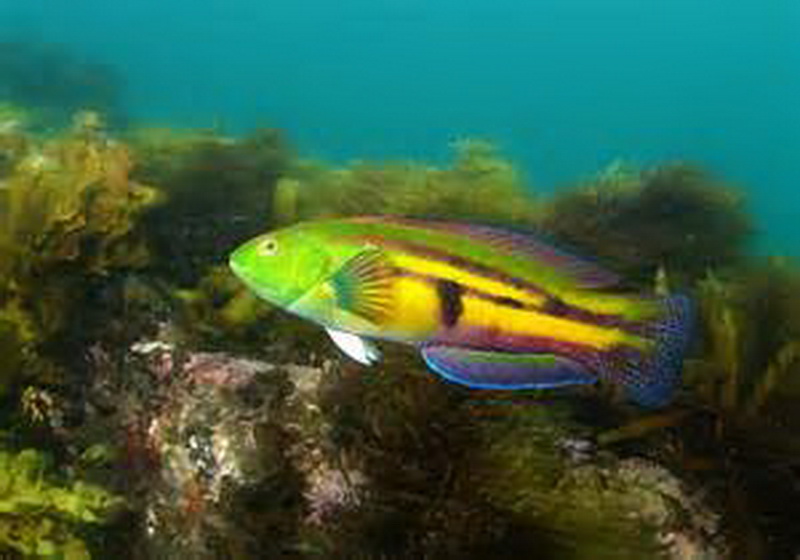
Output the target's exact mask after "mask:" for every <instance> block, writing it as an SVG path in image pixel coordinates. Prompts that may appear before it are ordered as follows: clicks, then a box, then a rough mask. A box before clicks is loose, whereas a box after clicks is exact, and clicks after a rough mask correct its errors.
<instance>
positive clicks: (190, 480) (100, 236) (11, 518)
mask: <svg viewBox="0 0 800 560" xmlns="http://www.w3.org/2000/svg"><path fill="white" fill-rule="evenodd" d="M39 118H40V115H37V112H36V110H33V109H28V108H26V107H24V106H22V105H20V104H19V103H16V104H11V103H8V104H3V105H0V267H2V274H1V275H0V354H1V355H2V361H0V398H1V399H2V407H0V422H2V428H1V429H2V440H1V441H0V556H2V558H65V559H83V558H99V559H104V558H117V559H119V560H123V559H127V558H130V559H176V558H186V559H199V560H202V559H212V558H213V559H217V558H221V559H228V558H230V559H250V558H253V559H256V558H257V559H267V560H269V559H273V558H275V559H290V558H297V559H332V560H333V559H335V560H341V559H348V560H356V559H364V560H368V559H369V560H389V559H392V560H393V559H398V560H399V559H409V560H411V559H414V560H418V559H432V560H438V559H451V558H452V559H460V560H468V559H481V560H483V559H486V560H493V559H503V558H509V559H521V558H536V559H542V560H549V559H569V560H583V559H586V560H589V559H598V558H608V559H615V560H625V559H637V560H641V559H650V558H654V559H656V558H667V559H735V560H743V559H761V558H765V559H782V558H787V559H794V558H796V555H797V554H798V553H799V552H800V524H798V523H797V519H800V412H798V411H800V271H798V269H797V268H796V267H795V266H794V265H793V264H792V263H790V262H789V261H787V260H784V259H779V258H765V257H763V256H757V255H755V254H754V253H753V252H752V251H751V250H750V243H751V242H752V240H753V236H754V232H755V230H756V225H755V224H753V222H752V218H751V217H750V215H749V214H748V210H747V206H746V200H745V199H744V197H743V193H742V192H739V191H737V190H735V189H733V188H731V187H730V186H728V185H726V184H725V182H724V179H721V178H718V177H715V176H713V175H712V174H711V173H710V172H709V171H707V170H703V169H701V168H699V167H697V166H695V165H691V164H688V163H685V162H664V163H663V164H662V165H657V166H653V167H648V168H638V167H635V166H632V165H628V164H626V163H625V162H615V163H613V164H611V165H609V166H608V167H607V168H606V169H603V170H599V171H598V173H597V174H596V175H595V176H592V177H587V178H586V179H585V180H584V181H582V182H581V183H579V184H575V185H570V186H567V187H566V188H564V189H562V190H561V191H559V194H557V195H555V196H545V195H542V194H540V193H537V190H536V186H535V185H530V184H528V183H527V182H526V179H525V177H524V175H523V174H522V173H521V172H520V171H519V170H518V169H517V168H516V167H515V166H514V165H513V163H512V162H509V161H508V160H507V159H504V158H503V157H502V155H501V154H499V153H498V152H497V151H496V150H495V149H494V147H493V146H492V145H491V144H489V143H487V142H484V141H480V140H474V139H468V140H463V141H460V142H457V143H456V144H455V145H454V147H453V148H454V154H453V159H452V162H451V163H449V164H448V165H445V166H440V167H433V166H430V165H427V164H424V163H422V162H413V161H410V162H358V163H354V164H352V165H347V166H331V165H328V164H325V163H323V162H318V161H311V160H308V159H306V158H304V157H303V156H302V154H297V153H295V152H294V151H293V150H292V149H291V147H290V146H289V144H288V142H287V140H286V138H285V137H284V135H283V134H282V133H281V132H280V131H277V130H271V129H262V130H257V131H255V132H253V133H252V134H251V135H249V136H246V137H243V138H231V137H227V136H225V135H224V134H222V133H221V132H220V131H216V130H170V129H164V128H162V129H153V128H142V127H137V126H136V125H134V124H131V123H127V122H126V123H124V124H119V122H117V123H116V124H114V125H113V126H112V125H109V124H107V123H106V121H105V119H104V116H103V115H102V114H100V113H98V112H93V111H77V112H74V114H73V116H72V117H71V119H72V120H71V122H70V123H69V124H64V125H61V126H57V127H52V126H51V127H45V126H41V121H39V120H37V119H39ZM117 121H119V119H117ZM759 188H767V187H766V186H759ZM364 213H369V214H376V213H389V214H400V215H409V216H432V217H437V218H457V219H460V220H468V221H479V222H482V223H486V222H490V223H494V224H507V225H511V226H514V227H515V228H535V229H537V230H540V231H545V232H547V233H548V234H550V235H551V236H552V237H553V238H555V239H559V240H562V241H563V243H564V244H565V245H567V246H571V247H574V248H575V250H577V251H579V252H581V253H585V254H587V255H591V256H592V257H594V258H596V259H597V260H598V261H600V262H602V263H605V264H606V265H607V266H608V267H610V268H612V269H614V270H616V271H618V272H620V273H622V274H623V275H624V276H625V277H626V278H627V279H628V280H629V282H630V287H631V288H632V289H647V290H656V291H658V292H660V293H668V292H678V291H679V292H686V293H688V294H690V295H691V296H692V297H693V298H694V300H695V301H696V303H697V308H698V317H697V325H696V329H695V332H694V333H693V337H692V338H693V341H692V348H691V350H690V353H689V355H688V356H687V359H686V364H685V376H684V386H683V387H682V389H681V391H680V394H679V395H678V397H677V399H676V401H675V403H674V404H673V405H671V406H670V407H668V408H666V409H663V410H659V411H647V410H642V409H639V408H636V407H634V406H633V405H630V404H627V403H625V402H624V401H623V400H622V399H620V398H619V397H618V395H616V394H615V393H614V391H613V389H612V388H609V387H602V386H601V387H595V388H588V389H587V388H582V389H577V390H563V391H555V392H552V391H551V392H537V391H524V392H514V393H502V392H491V391H470V390H468V389H464V388H461V387H457V386H454V385H451V384H448V383H445V382H444V381H443V380H441V379H440V378H438V377H436V376H434V375H431V374H430V373H428V372H427V371H426V370H425V368H424V367H423V365H422V364H421V362H420V360H419V359H418V358H417V357H416V356H415V355H414V353H413V352H412V351H411V350H409V349H406V348H401V347H396V346H394V345H390V344H387V345H385V347H384V350H385V353H386V360H385V362H383V363H382V364H380V365H379V366H377V367H373V368H369V369H367V368H363V367H361V366H358V365H357V364H353V363H350V362H348V361H347V360H346V359H343V358H342V357H341V356H340V354H339V353H338V352H337V350H336V349H335V348H334V347H333V346H332V344H331V343H330V342H329V341H328V340H327V339H326V338H325V337H324V336H323V334H322V333H321V331H320V330H319V329H317V328H315V327H314V326H312V325H310V324H307V323H304V322H302V321H300V320H299V319H295V318H293V317H290V316H288V315H286V314H284V313H283V312H282V311H280V310H278V309H274V308H271V307H270V306H269V305H268V304H266V303H264V302H262V301H259V300H257V299H256V298H255V296H253V295H252V294H251V293H249V292H248V291H247V290H246V288H244V286H243V285H242V284H240V283H239V282H238V281H237V280H236V279H235V278H233V277H232V275H231V274H230V273H229V272H228V270H227V268H226V266H225V263H226V259H227V255H228V253H229V252H230V251H231V250H232V248H234V247H235V246H236V245H237V244H238V243H240V242H242V241H243V240H245V239H248V238H250V237H252V236H254V235H256V234H258V233H261V232H263V231H265V230H268V229H270V228H272V227H275V226H279V225H285V224H289V223H293V222H295V221H299V220H304V219H311V218H316V217H322V216H341V215H353V214H364Z"/></svg>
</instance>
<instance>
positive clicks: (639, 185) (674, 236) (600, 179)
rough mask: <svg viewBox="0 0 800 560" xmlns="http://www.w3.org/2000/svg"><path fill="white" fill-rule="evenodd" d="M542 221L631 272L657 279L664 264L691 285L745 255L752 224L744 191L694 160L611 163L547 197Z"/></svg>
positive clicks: (560, 235) (557, 234)
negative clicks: (648, 164)
mask: <svg viewBox="0 0 800 560" xmlns="http://www.w3.org/2000/svg"><path fill="white" fill-rule="evenodd" d="M541 225H542V227H543V228H544V229H545V230H546V231H548V232H550V233H552V234H553V235H554V237H555V238H556V239H559V240H561V241H562V242H564V243H567V244H570V245H572V246H574V247H576V248H579V249H581V250H582V251H584V252H586V254H589V255H592V256H594V257H595V258H597V260H598V261H599V262H602V263H604V264H605V265H606V266H608V267H610V268H611V269H612V270H614V271H616V272H618V273H620V274H621V275H623V276H624V277H625V278H630V279H633V280H636V281H638V282H640V283H645V284H647V283H652V280H653V278H655V276H656V274H657V271H658V270H659V269H662V268H663V269H665V270H666V271H667V272H668V274H669V276H670V278H671V279H672V280H673V282H675V283H677V284H678V285H691V284H692V283H693V282H694V281H697V280H699V279H702V278H703V277H705V275H706V273H707V271H708V270H710V269H718V268H725V267H729V266H733V265H736V264H739V263H742V262H743V261H744V259H745V256H746V249H747V244H746V242H747V241H748V240H749V237H750V235H751V234H752V233H753V230H754V227H753V224H752V222H751V218H750V216H749V214H747V212H746V208H745V205H744V198H743V196H742V195H741V194H739V193H738V192H737V191H736V190H733V189H731V188H730V187H728V186H727V185H725V184H723V183H722V182H720V181H719V180H718V179H716V178H714V177H712V176H711V175H710V174H709V173H708V172H706V171H704V170H702V169H700V168H698V167H696V166H691V165H688V164H680V163H678V164H669V165H661V166H657V167H654V168H651V169H637V168H635V167H631V166H627V165H625V164H622V163H616V164H612V165H611V166H610V167H608V168H607V169H606V170H604V171H603V172H601V173H600V174H598V175H597V176H596V177H594V178H591V179H589V180H588V181H587V182H585V183H584V184H582V185H578V186H577V187H576V188H573V189H569V190H565V191H563V192H560V193H559V194H558V195H557V196H555V197H554V198H552V199H551V200H549V201H548V203H547V204H546V205H545V209H544V211H543V217H542V220H541Z"/></svg>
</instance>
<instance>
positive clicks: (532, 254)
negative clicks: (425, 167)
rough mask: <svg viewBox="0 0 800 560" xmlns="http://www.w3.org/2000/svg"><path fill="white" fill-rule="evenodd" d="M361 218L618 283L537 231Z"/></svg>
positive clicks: (584, 279) (604, 283) (593, 283)
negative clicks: (443, 234)
mask: <svg viewBox="0 0 800 560" xmlns="http://www.w3.org/2000/svg"><path fill="white" fill-rule="evenodd" d="M362 219H364V220H368V221H372V220H374V221H382V222H385V223H390V224H396V225H399V226H406V227H411V228H421V229H429V230H437V231H443V232H450V233H453V234H456V235H461V236H465V237H471V238H472V239H475V240H479V241H481V242H483V243H486V244H488V245H491V246H492V247H494V248H496V249H498V250H499V251H502V252H503V253H506V254H508V255H513V256H518V257H519V258H521V259H532V260H535V261H538V262H541V263H544V264H547V265H549V266H552V267H553V268H556V269H558V270H559V271H560V272H561V273H562V274H565V275H566V276H569V277H570V278H572V279H573V280H574V281H575V282H577V283H578V285H580V286H581V287H582V288H609V287H612V286H616V285H618V284H619V283H620V281H621V280H620V277H619V276H618V275H617V274H615V273H613V272H611V271H609V270H606V269H605V268H603V267H602V266H600V265H598V264H596V263H594V262H592V261H591V260H589V259H584V258H581V257H578V256H575V255H574V254H572V253H571V252H569V251H566V250H563V249H561V248H560V247H558V245H557V244H555V243H552V242H551V241H549V240H547V238H546V236H545V235H542V234H540V233H528V232H525V233H520V232H515V231H509V230H506V229H502V228H498V227H494V226H486V225H473V224H466V223H460V222H439V221H435V220H422V219H417V218H405V217H399V216H376V217H368V218H362Z"/></svg>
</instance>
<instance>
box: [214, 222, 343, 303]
mask: <svg viewBox="0 0 800 560" xmlns="http://www.w3.org/2000/svg"><path fill="white" fill-rule="evenodd" d="M326 247H327V246H326V244H325V242H324V240H323V239H321V238H319V235H318V234H317V233H316V232H314V231H309V230H307V229H305V228H302V227H290V228H286V229H282V230H278V231H275V232H271V233H267V234H264V235H260V236H258V237H256V238H254V239H251V240H250V241H247V242H245V243H243V244H242V245H240V246H239V247H238V248H237V249H236V250H235V251H234V252H233V253H231V256H230V258H229V259H228V264H229V265H230V268H231V270H232V271H233V273H234V274H235V275H236V276H238V277H239V278H240V279H241V280H242V281H243V282H244V283H245V284H246V285H247V286H248V287H249V288H250V289H252V290H253V291H254V292H255V293H256V295H258V296H259V297H261V298H263V299H265V300H267V301H269V302H270V303H273V304H275V305H278V306H281V307H283V308H288V307H290V306H291V305H292V303H293V302H295V301H297V300H298V299H299V298H301V297H302V296H303V295H305V294H306V293H308V291H309V290H311V289H313V288H314V287H315V286H317V285H319V283H320V282H323V281H324V280H325V279H326V278H327V277H329V276H330V274H331V273H332V272H333V270H332V261H331V258H330V255H329V254H328V252H327V250H326Z"/></svg>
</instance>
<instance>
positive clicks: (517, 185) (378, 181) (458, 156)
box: [274, 139, 537, 224]
mask: <svg viewBox="0 0 800 560" xmlns="http://www.w3.org/2000/svg"><path fill="white" fill-rule="evenodd" d="M453 148H454V151H455V156H454V161H453V163H452V164H451V165H450V166H448V167H444V168H439V167H433V166H428V165H423V164H420V163H416V162H408V163H393V162H390V163H382V164H378V163H369V162H356V163H353V164H352V165H350V166H348V167H342V168H332V167H329V166H326V165H323V164H320V163H315V162H312V161H302V160H301V161H299V162H297V163H296V164H295V165H293V166H292V168H291V169H290V170H289V171H288V172H287V174H286V176H285V177H283V178H282V179H281V181H280V182H279V183H278V186H277V189H276V192H275V203H274V208H275V218H276V219H275V222H276V223H277V224H289V223H292V222H295V221H299V220H307V219H311V218H325V217H333V216H351V215H359V214H393V215H401V216H417V217H439V218H451V219H462V220H478V221H487V220H489V221H495V222H500V223H507V224H526V223H528V224H529V223H530V222H531V221H532V220H533V218H534V217H535V215H536V209H537V207H536V205H535V203H534V201H533V200H532V198H531V195H530V193H529V189H527V188H526V186H525V183H524V180H523V177H522V175H521V173H520V171H519V170H518V169H517V168H516V167H515V166H514V165H513V164H512V163H511V162H510V161H509V160H507V159H504V158H503V157H501V156H500V155H499V154H498V153H497V150H496V148H495V147H494V145H493V144H491V143H489V142H486V141H484V140H478V139H464V140H461V141H458V142H455V143H454V144H453Z"/></svg>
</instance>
